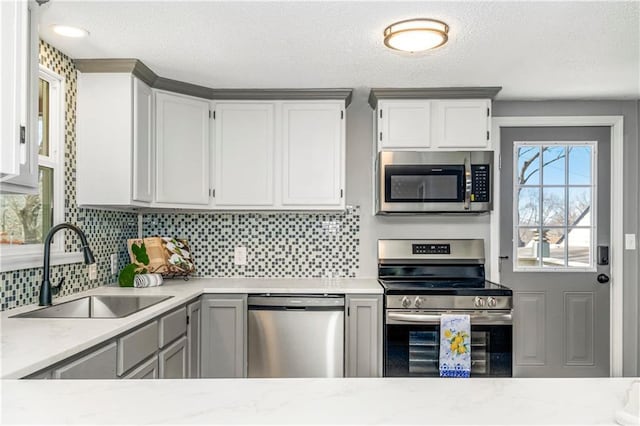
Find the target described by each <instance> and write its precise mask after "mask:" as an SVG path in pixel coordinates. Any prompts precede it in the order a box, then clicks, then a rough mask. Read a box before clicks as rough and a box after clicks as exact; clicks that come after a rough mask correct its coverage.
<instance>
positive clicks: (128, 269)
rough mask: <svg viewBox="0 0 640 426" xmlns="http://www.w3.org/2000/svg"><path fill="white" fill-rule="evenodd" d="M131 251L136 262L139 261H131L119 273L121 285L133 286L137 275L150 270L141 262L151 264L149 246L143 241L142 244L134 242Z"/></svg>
mask: <svg viewBox="0 0 640 426" xmlns="http://www.w3.org/2000/svg"><path fill="white" fill-rule="evenodd" d="M131 253H133V257H134V258H135V260H136V262H139V263H129V264H128V265H126V266H125V267H124V268H122V270H121V271H120V274H119V275H118V284H120V287H133V280H134V278H135V276H136V275H137V274H146V273H147V272H148V271H147V268H145V267H144V266H140V263H141V264H143V265H148V264H149V255H148V254H147V248H146V247H145V246H144V243H142V245H137V244H135V243H134V244H132V245H131Z"/></svg>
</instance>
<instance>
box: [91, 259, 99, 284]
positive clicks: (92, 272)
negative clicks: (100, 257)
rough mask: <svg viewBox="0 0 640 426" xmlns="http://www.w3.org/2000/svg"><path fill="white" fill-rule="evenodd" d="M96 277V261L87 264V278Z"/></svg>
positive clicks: (95, 278)
mask: <svg viewBox="0 0 640 426" xmlns="http://www.w3.org/2000/svg"><path fill="white" fill-rule="evenodd" d="M97 279H98V265H97V264H96V263H92V264H91V265H89V280H90V281H93V280H97Z"/></svg>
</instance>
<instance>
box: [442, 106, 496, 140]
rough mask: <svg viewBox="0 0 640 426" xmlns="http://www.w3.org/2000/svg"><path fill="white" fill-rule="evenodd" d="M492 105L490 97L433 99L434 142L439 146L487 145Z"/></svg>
mask: <svg viewBox="0 0 640 426" xmlns="http://www.w3.org/2000/svg"><path fill="white" fill-rule="evenodd" d="M490 105H491V101H490V100H488V99H447V100H434V101H433V103H432V107H433V110H434V111H433V112H434V114H433V141H434V145H436V146H437V147H438V148H476V149H482V148H486V147H487V145H488V144H489V117H490V114H491V112H490Z"/></svg>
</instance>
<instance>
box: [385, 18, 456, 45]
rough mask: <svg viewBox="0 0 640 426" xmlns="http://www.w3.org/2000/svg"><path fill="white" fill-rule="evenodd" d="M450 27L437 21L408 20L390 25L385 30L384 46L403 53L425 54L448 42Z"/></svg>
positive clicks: (423, 19) (425, 19)
mask: <svg viewBox="0 0 640 426" xmlns="http://www.w3.org/2000/svg"><path fill="white" fill-rule="evenodd" d="M448 33H449V26H448V25H447V24H445V23H444V22H441V21H436V20H435V19H427V18H418V19H407V20H406V21H399V22H396V23H393V24H391V25H389V26H388V27H387V28H385V30H384V44H385V46H387V47H388V48H390V49H393V50H400V51H403V52H411V53H416V52H424V51H426V50H430V49H435V48H436V47H440V46H442V45H443V44H445V43H446V42H447V39H448V35H447V34H448Z"/></svg>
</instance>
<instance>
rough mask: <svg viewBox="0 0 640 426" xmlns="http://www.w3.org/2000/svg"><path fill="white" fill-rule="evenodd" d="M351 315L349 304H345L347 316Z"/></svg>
mask: <svg viewBox="0 0 640 426" xmlns="http://www.w3.org/2000/svg"><path fill="white" fill-rule="evenodd" d="M349 315H351V306H347V316H349Z"/></svg>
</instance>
